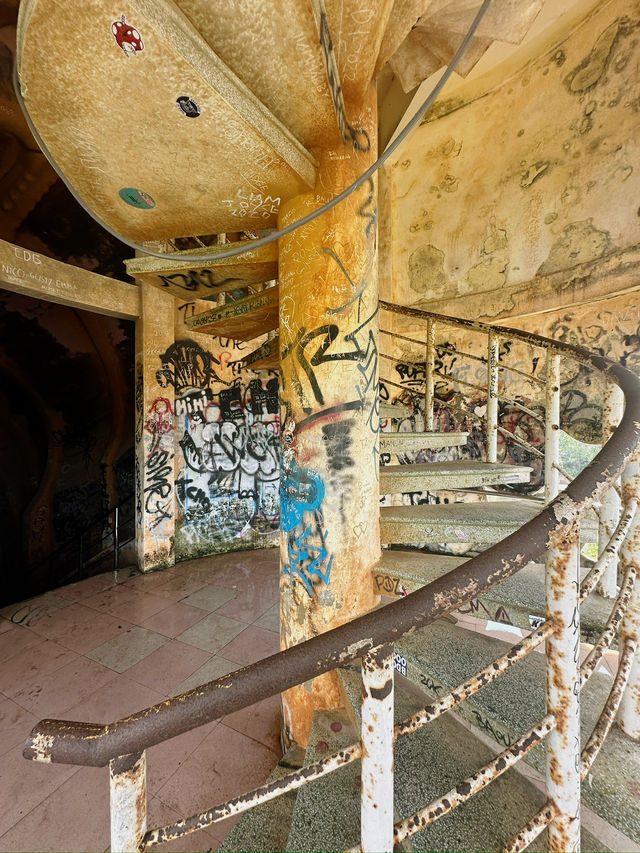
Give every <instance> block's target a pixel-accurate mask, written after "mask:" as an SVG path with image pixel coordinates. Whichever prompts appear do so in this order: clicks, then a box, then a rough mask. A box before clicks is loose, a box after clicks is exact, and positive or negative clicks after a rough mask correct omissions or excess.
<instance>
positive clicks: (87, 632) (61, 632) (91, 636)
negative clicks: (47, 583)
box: [33, 603, 131, 654]
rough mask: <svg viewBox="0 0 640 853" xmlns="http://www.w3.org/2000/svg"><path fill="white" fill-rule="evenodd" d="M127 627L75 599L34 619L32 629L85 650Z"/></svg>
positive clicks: (74, 648)
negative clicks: (48, 614)
mask: <svg viewBox="0 0 640 853" xmlns="http://www.w3.org/2000/svg"><path fill="white" fill-rule="evenodd" d="M130 627H131V625H130V623H129V622H126V621H123V620H121V619H118V618H117V617H115V616H112V615H111V614H109V613H98V612H96V611H95V610H93V609H92V608H91V607H86V606H85V604H84V603H83V604H79V603H77V604H71V605H70V606H69V607H65V609H64V610H59V611H57V612H56V613H53V614H52V615H51V616H49V617H47V618H46V619H43V620H42V621H40V622H38V623H37V624H36V625H34V627H33V630H34V631H37V632H38V633H39V634H41V635H42V636H43V637H47V638H48V639H50V640H56V642H58V643H60V645H63V646H66V647H67V648H69V649H71V650H72V651H75V652H78V653H79V654H85V653H86V652H88V651H90V650H91V649H93V648H95V647H96V646H100V645H102V643H106V642H107V641H108V640H111V639H113V637H115V636H117V635H118V634H122V633H123V632H124V631H126V630H127V629H128V628H130Z"/></svg>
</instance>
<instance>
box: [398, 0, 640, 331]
mask: <svg viewBox="0 0 640 853" xmlns="http://www.w3.org/2000/svg"><path fill="white" fill-rule="evenodd" d="M639 60H640V9H639V8H638V5H637V3H634V2H630V0H610V2H602V3H600V4H597V6H596V7H595V8H592V10H591V11H590V12H589V14H588V15H587V17H586V18H585V19H584V20H583V21H582V22H580V23H579V24H577V25H575V24H574V25H572V28H571V29H570V30H569V31H568V32H567V31H565V32H564V33H561V34H559V35H556V36H555V37H553V38H552V37H550V36H549V35H547V36H546V37H545V38H544V39H543V43H542V44H538V45H536V46H535V49H532V53H531V57H530V58H529V59H528V60H527V61H526V62H525V64H524V65H523V66H522V65H521V67H520V68H519V69H518V70H515V71H513V70H512V69H510V70H509V72H508V73H507V74H506V77H504V76H503V77H501V78H500V79H499V80H498V77H497V74H493V75H491V78H490V79H489V78H488V77H487V78H485V79H484V80H478V81H475V82H474V83H471V84H467V85H466V86H463V87H461V88H460V89H459V90H457V91H456V94H455V97H452V98H450V99H449V100H448V101H444V102H443V103H441V104H440V105H439V106H438V105H437V106H436V108H435V110H433V111H432V112H431V114H430V115H428V116H427V118H426V119H425V120H424V121H423V123H422V126H421V127H420V128H419V129H418V130H417V131H416V132H415V133H414V135H413V136H412V137H410V138H409V141H408V142H407V143H406V144H405V145H404V146H402V147H401V149H399V153H398V154H396V159H395V161H393V163H392V165H391V166H389V167H387V168H386V170H385V183H386V189H385V192H386V193H387V194H388V195H389V199H390V201H389V205H390V207H391V209H392V211H393V213H392V217H391V222H390V223H389V225H388V229H389V230H390V235H389V234H387V237H386V240H387V241H388V240H389V236H390V238H391V248H390V261H388V262H387V265H386V269H387V272H386V277H385V281H384V282H383V283H382V296H383V298H386V299H389V300H390V301H393V302H397V303H400V304H405V305H412V306H416V307H420V308H424V309H426V310H437V311H441V312H443V313H448V314H453V315H456V316H463V317H470V318H475V319H477V318H480V319H486V320H498V319H500V320H501V321H502V322H504V323H505V324H506V325H509V323H508V321H507V319H508V318H509V317H513V316H522V315H526V314H528V313H529V312H532V313H533V312H540V311H553V310H563V309H569V308H571V311H572V312H573V315H576V314H579V313H580V312H581V311H582V308H580V307H579V306H580V304H581V303H588V302H591V301H593V300H596V299H602V298H603V297H604V296H613V295H615V294H619V293H620V292H623V291H625V290H628V289H629V288H631V287H634V286H636V284H637V269H638V260H639V255H638V245H639V244H640V218H639V216H640V208H639V207H638V204H639V199H640V167H639V166H638V140H639V139H640V135H639V132H638V131H639V129H640V127H639V126H640V83H639V80H640V75H639V74H638V64H639ZM502 73H503V74H504V73H506V72H504V71H503V72H502ZM497 80H498V82H496V81H497ZM616 305H619V303H616ZM602 310H603V311H604V312H605V313H606V312H609V314H610V309H609V308H606V307H604V306H603V307H602ZM602 316H604V314H603V315H602ZM607 316H609V315H607ZM623 317H624V315H616V318H613V321H614V325H618V324H619V321H620V320H621V319H623ZM574 319H575V317H574ZM609 319H611V318H609ZM572 322H573V321H572ZM608 322H609V320H608ZM546 325H549V324H548V323H546V321H544V322H542V323H541V324H539V323H538V322H537V321H533V320H531V319H527V320H526V321H525V327H526V328H529V329H532V330H536V331H543V327H544V326H546ZM551 325H553V323H551ZM576 328H577V326H576ZM580 328H583V329H584V326H583V325H580ZM584 332H585V338H584V339H582V338H581V339H580V340H579V341H577V342H581V343H584V344H586V345H589V343H590V341H589V332H588V330H586V329H584Z"/></svg>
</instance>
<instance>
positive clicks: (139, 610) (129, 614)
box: [110, 591, 171, 625]
mask: <svg viewBox="0 0 640 853" xmlns="http://www.w3.org/2000/svg"><path fill="white" fill-rule="evenodd" d="M170 603H171V602H170V601H168V600H167V599H166V598H163V597H162V596H160V595H154V594H153V593H150V592H137V591H136V593H135V596H134V598H133V599H132V600H131V601H122V602H119V603H118V604H114V606H113V607H112V608H111V610H110V612H111V613H112V614H113V615H114V616H117V617H118V619H127V620H128V621H129V622H133V623H134V624H135V625H140V624H141V623H142V622H144V620H145V619H149V617H151V616H154V615H155V614H156V613H160V612H161V611H162V610H164V609H165V608H166V607H168V606H169V604H170Z"/></svg>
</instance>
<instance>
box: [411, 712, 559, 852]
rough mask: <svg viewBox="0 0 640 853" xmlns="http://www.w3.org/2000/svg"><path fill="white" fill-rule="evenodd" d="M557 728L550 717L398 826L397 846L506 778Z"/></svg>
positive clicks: (551, 716) (548, 715)
mask: <svg viewBox="0 0 640 853" xmlns="http://www.w3.org/2000/svg"><path fill="white" fill-rule="evenodd" d="M554 727H555V720H554V717H553V715H552V714H547V716H546V717H544V718H543V719H542V720H540V722H539V723H537V724H536V725H535V726H533V727H532V728H531V729H529V731H528V732H526V734H524V735H523V736H522V737H521V738H519V740H517V741H516V742H515V743H514V744H513V746H510V747H509V749H505V750H504V752H501V753H500V754H499V755H498V756H497V757H496V758H494V760H493V761H490V762H489V763H488V764H485V766H484V767H481V768H480V770H478V771H477V772H476V773H474V774H473V775H472V776H468V777H467V778H466V779H465V780H464V781H462V782H460V784H458V785H456V787H455V788H452V789H451V790H450V791H448V792H447V793H446V794H445V795H444V796H442V797H439V798H438V799H437V800H434V801H433V802H432V803H429V805H428V806H425V807H424V808H422V809H420V810H419V811H417V812H415V813H414V814H412V815H411V816H410V817H408V818H405V820H403V821H400V823H397V824H396V828H395V832H394V843H395V844H399V843H400V842H401V841H404V839H405V838H407V837H408V836H411V835H415V833H416V832H420V831H421V830H422V829H426V827H427V826H429V825H430V824H432V823H433V822H434V821H435V820H437V819H438V818H440V817H442V816H443V815H445V814H448V812H450V811H452V810H453V809H455V808H457V807H458V806H461V805H462V803H464V802H466V801H467V800H468V799H469V797H471V796H472V795H473V794H476V793H477V792H478V791H481V790H482V789H483V788H486V787H487V785H489V784H490V783H491V782H493V780H494V779H497V778H498V776H502V774H503V773H505V772H506V771H507V770H508V769H509V768H510V767H512V766H513V765H514V764H515V763H516V762H517V761H519V760H520V759H521V758H522V757H523V756H524V755H526V754H527V753H528V752H529V751H530V750H532V749H533V747H534V746H537V745H538V744H539V743H540V741H542V740H544V738H545V737H546V736H547V735H548V734H549V733H550V732H553V730H554Z"/></svg>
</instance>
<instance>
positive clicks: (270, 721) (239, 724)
mask: <svg viewBox="0 0 640 853" xmlns="http://www.w3.org/2000/svg"><path fill="white" fill-rule="evenodd" d="M222 722H223V723H224V725H225V726H229V728H231V729H234V730H235V731H236V732H240V734H243V735H247V737H250V738H253V740H257V741H258V742H259V743H262V744H264V745H265V746H268V747H269V749H271V750H273V752H275V753H276V754H277V753H278V752H279V751H280V732H281V730H282V708H281V705H280V695H279V694H278V695H277V696H270V697H269V698H268V699H263V700H262V702H257V703H256V704H255V705H251V706H250V707H249V708H243V709H242V710H241V711H235V712H234V713H233V714H228V715H227V716H226V717H224V718H223V719H222Z"/></svg>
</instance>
